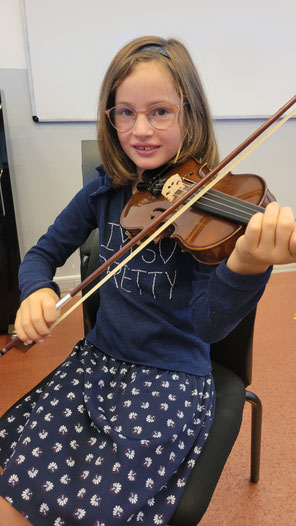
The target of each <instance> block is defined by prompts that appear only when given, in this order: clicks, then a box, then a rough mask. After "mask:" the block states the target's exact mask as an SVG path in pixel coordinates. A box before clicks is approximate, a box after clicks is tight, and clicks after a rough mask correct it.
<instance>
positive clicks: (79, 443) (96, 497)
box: [0, 342, 213, 526]
mask: <svg viewBox="0 0 296 526" xmlns="http://www.w3.org/2000/svg"><path fill="white" fill-rule="evenodd" d="M99 356H100V359H99V358H98V357H99ZM99 360H100V361H101V362H100V361H99ZM98 363H101V367H98ZM64 367H66V368H67V369H66V370H67V372H65V369H64ZM71 371H72V372H71ZM84 375H87V380H86V379H85V376H84ZM207 380H209V382H208V381H204V380H203V379H200V380H198V382H199V383H197V379H196V377H193V376H190V375H187V374H185V373H179V372H178V373H174V372H173V373H172V372H166V371H162V370H158V371H157V370H156V369H153V368H151V367H143V366H132V365H130V364H125V365H124V367H123V366H122V364H120V363H119V362H118V361H116V360H115V359H112V358H109V357H106V356H104V355H103V354H102V353H100V352H99V351H97V350H93V348H92V347H91V345H90V344H87V343H85V342H83V343H82V344H81V346H80V344H79V345H78V346H77V347H76V348H75V349H74V351H73V353H72V355H71V356H70V357H69V358H68V359H67V360H66V362H65V363H64V364H63V365H62V366H60V368H59V370H58V371H57V372H56V375H55V376H54V377H53V378H52V379H51V381H50V382H49V383H48V385H47V386H44V387H42V388H41V389H40V390H39V393H37V391H35V392H33V393H32V394H30V395H29V396H26V397H25V398H26V400H25V398H24V399H22V401H21V402H20V403H19V404H18V405H17V406H15V407H14V410H13V411H12V413H9V412H8V416H7V419H6V421H5V422H4V425H3V427H2V428H0V448H1V443H2V442H3V443H4V442H6V441H7V442H9V434H10V433H11V429H13V430H14V431H13V433H12V434H13V439H12V440H10V442H9V444H10V445H11V449H12V451H14V450H15V455H13V456H12V457H11V460H9V461H8V463H7V466H9V470H8V469H7V471H6V473H7V475H6V477H7V478H6V480H7V490H6V492H7V495H6V497H5V498H6V499H7V500H8V501H9V502H11V503H13V502H14V499H15V498H17V495H19V499H21V502H23V503H25V502H26V503H28V506H29V507H28V509H29V512H28V516H26V518H27V519H28V520H30V519H31V521H30V522H32V523H33V524H39V523H40V526H42V524H43V521H44V523H46V522H45V521H48V518H49V516H50V517H51V516H52V515H49V514H52V513H54V515H53V519H52V521H51V524H53V526H65V525H66V522H65V519H64V516H66V514H68V516H70V518H71V516H72V522H73V523H74V522H75V524H76V523H81V524H83V523H84V521H85V523H90V524H95V526H106V525H107V524H108V523H110V522H111V523H112V521H113V522H115V523H117V521H118V524H120V523H121V522H122V521H123V522H124V523H130V522H131V523H132V524H151V525H152V524H155V525H165V524H167V520H168V518H169V517H170V516H171V514H172V510H173V508H174V506H176V505H177V502H178V500H179V498H180V495H181V493H182V491H183V489H184V486H185V484H186V482H187V477H188V476H189V474H190V472H191V470H192V469H193V468H194V465H195V462H196V460H197V458H198V455H199V454H200V451H201V448H202V445H203V442H204V440H205V439H206V437H207V435H208V430H209V424H210V419H211V414H212V411H211V409H212V405H211V404H212V400H213V397H212V395H213V392H212V382H211V378H208V379H207ZM202 382H203V383H202ZM83 385H84V388H85V391H86V392H87V394H86V392H85V391H84V393H82V392H81V390H82V387H83ZM94 393H95V394H94ZM41 402H42V403H41ZM34 408H35V409H34ZM32 410H34V413H32V414H33V415H34V417H33V418H32V416H31V411H32ZM147 410H148V411H149V412H148V411H147ZM20 414H21V418H20V416H19V415H20ZM42 415H43V416H42ZM164 417H165V418H164ZM201 422H203V424H204V423H206V424H205V427H202V425H201ZM207 422H208V423H207ZM18 431H19V433H18ZM16 437H17V438H16ZM19 437H20V440H18V438H19ZM1 441H2V442H1ZM98 451H99V452H100V455H98V454H96V452H98ZM9 455H11V450H9ZM119 459H120V462H119ZM121 459H122V460H121ZM184 459H185V460H184ZM44 460H45V462H44ZM181 466H182V469H183V468H185V471H182V475H181V474H180V475H178V472H179V471H178V470H179V467H181ZM4 473H5V472H4ZM23 473H25V474H26V477H24V476H23V475H22V474H23ZM180 473H181V472H180ZM184 473H186V476H185V475H184ZM31 483H32V484H31ZM127 485H128V486H127ZM127 487H128V491H127V492H126V491H125V490H126V488H127ZM9 488H10V489H9ZM38 488H39V489H38ZM12 492H13V493H12ZM15 492H17V493H15ZM38 494H39V495H42V499H41V500H40V501H39V504H38V506H36V505H35V499H36V497H38ZM50 496H52V498H49V497H50ZM110 499H111V500H110ZM40 503H41V504H40ZM139 505H141V506H142V505H143V509H144V508H145V513H144V512H143V511H142V510H141V509H139ZM30 509H31V511H30ZM98 510H99V512H100V514H101V513H102V518H98V515H97V513H98ZM135 510H137V511H135ZM31 513H32V516H31ZM70 522H71V519H70Z"/></svg>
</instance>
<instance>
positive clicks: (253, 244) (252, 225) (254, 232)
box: [244, 212, 263, 250]
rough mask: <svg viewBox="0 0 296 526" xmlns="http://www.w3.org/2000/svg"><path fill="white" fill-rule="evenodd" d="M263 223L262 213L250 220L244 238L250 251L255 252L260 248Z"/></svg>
mask: <svg viewBox="0 0 296 526" xmlns="http://www.w3.org/2000/svg"><path fill="white" fill-rule="evenodd" d="M262 223H263V214H262V213H261V212H258V213H257V214H255V215H253V217H252V218H251V219H250V221H249V223H248V225H247V228H246V231H245V236H244V237H245V240H244V242H245V243H246V244H247V246H248V250H255V249H256V248H257V247H258V245H259V243H260V240H261V231H262Z"/></svg>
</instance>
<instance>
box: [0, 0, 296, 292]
mask: <svg viewBox="0 0 296 526" xmlns="http://www.w3.org/2000/svg"><path fill="white" fill-rule="evenodd" d="M0 12H1V19H2V24H1V26H2V27H1V33H0V50H1V54H0V89H1V90H3V91H4V96H5V100H6V109H7V116H8V123H9V133H10V142H11V161H12V184H13V190H14V200H15V209H16V217H17V226H18V233H19V241H20V247H21V255H22V256H23V255H24V253H25V252H26V251H27V250H28V249H29V248H30V247H31V245H32V244H33V243H35V242H36V241H37V239H38V238H39V236H40V235H42V233H43V232H44V231H45V230H46V229H47V227H48V226H49V224H50V223H51V222H52V221H53V220H54V218H55V216H56V215H57V214H58V212H59V211H60V210H61V209H62V208H63V207H64V206H65V205H66V204H67V203H68V201H69V200H70V199H71V197H72V196H73V195H74V193H75V192H76V191H78V190H79V188H80V187H81V184H82V178H81V140H85V139H95V135H96V131H95V124H94V123H85V124H84V123H60V124H56V123H51V124H45V123H43V124H36V123H34V122H33V121H32V110H31V106H30V97H29V89H28V81H27V71H26V63H25V53H24V46H23V40H22V28H21V24H20V12H19V3H18V0H0ZM3 28H4V29H5V31H3ZM291 67H292V65H291ZM255 87H256V86H254V89H255ZM259 124H260V122H259V121H258V120H221V121H217V122H216V123H215V128H216V132H217V139H218V144H219V148H220V152H221V155H222V156H224V155H226V154H227V153H228V152H229V151H231V150H232V149H233V148H234V147H236V146H237V145H238V144H239V143H240V142H241V141H242V140H243V139H244V138H245V137H247V136H248V135H249V134H250V133H251V132H252V131H253V130H255V129H256V128H257V127H258V126H259ZM295 138H296V120H295V119H293V120H291V121H289V122H288V123H286V124H285V125H284V126H283V127H282V128H281V129H280V130H279V131H278V132H277V133H276V134H275V135H274V136H273V137H272V138H271V139H269V140H268V141H267V142H266V143H264V145H263V146H261V147H259V148H258V149H257V150H256V152H254V153H253V154H252V155H251V156H250V157H249V158H248V159H247V160H245V161H244V162H243V163H242V164H241V166H240V167H239V168H238V169H237V170H236V171H237V172H241V173H242V172H250V173H257V174H259V175H262V176H263V177H264V178H265V179H266V180H267V183H268V186H269V188H270V189H271V190H272V191H273V192H274V193H275V194H276V196H277V198H278V201H279V202H280V203H281V204H289V205H290V206H292V207H293V209H294V212H295V213H296V192H295V190H296V182H295V175H296V174H295V165H296V155H295ZM58 276H59V279H60V280H61V281H62V287H63V289H65V290H67V289H68V288H69V287H70V288H72V284H74V283H76V282H77V280H78V279H79V258H78V256H77V254H76V255H74V256H72V258H70V260H69V261H68V262H67V263H66V265H65V266H64V267H63V268H62V269H60V270H59V272H58Z"/></svg>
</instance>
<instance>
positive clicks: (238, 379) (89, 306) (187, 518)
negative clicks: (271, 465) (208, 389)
mask: <svg viewBox="0 0 296 526" xmlns="http://www.w3.org/2000/svg"><path fill="white" fill-rule="evenodd" d="M83 142H84V143H93V144H91V145H88V147H89V146H90V150H91V151H92V155H93V156H95V155H96V159H97V153H96V154H95V153H94V152H95V151H96V150H95V148H96V145H95V141H83ZM88 151H89V148H88ZM84 152H85V150H84ZM82 166H83V167H86V166H87V163H82ZM89 166H91V165H89ZM93 166H94V165H92V174H93V173H94V172H93ZM83 173H84V181H86V180H87V176H86V173H85V171H84V170H83ZM90 178H92V176H90ZM80 254H81V278H82V279H84V278H85V277H87V276H88V275H89V274H90V273H91V272H93V270H95V269H96V268H97V267H98V266H99V259H98V232H97V231H94V232H92V234H91V236H90V237H89V239H88V240H87V241H86V243H85V244H84V245H83V246H82V247H81V249H80ZM93 285H94V282H93V283H92V284H90V285H89V286H88V287H87V288H86V289H85V290H84V292H83V293H86V292H87V290H88V289H89V288H91V287H92V286H93ZM98 306H99V292H96V293H95V294H93V295H92V296H90V297H89V298H88V299H87V300H86V301H85V302H84V303H83V316H84V328H85V333H87V332H88V331H89V330H90V328H91V327H92V326H93V325H94V323H95V317H96V312H97V308H98ZM255 315H256V309H254V310H253V311H252V312H251V313H250V314H249V315H248V316H247V317H246V318H244V319H243V320H242V321H241V322H240V324H239V325H238V326H237V327H236V328H235V329H234V330H233V331H232V332H231V333H230V334H229V335H228V336H227V337H226V338H224V339H223V340H221V341H219V342H217V343H215V344H214V345H212V346H211V359H212V365H213V377H214V381H215V386H216V411H215V417H214V421H213V424H212V427H211V430H210V433H209V437H208V439H207V441H206V444H205V446H204V448H203V450H202V452H201V454H200V457H199V459H198V462H197V463H196V466H195V468H194V469H193V471H192V474H191V476H190V479H189V481H188V483H187V485H186V487H185V490H184V493H183V496H182V499H181V501H180V503H179V505H178V507H177V509H176V511H175V513H174V515H173V517H172V518H171V520H170V522H169V524H170V526H195V525H196V524H197V523H198V522H199V521H200V520H201V518H202V516H203V515H204V513H205V511H206V509H207V507H208V505H209V502H210V500H211V497H212V495H213V492H214V490H215V487H216V484H217V482H218V480H219V477H220V475H221V472H222V470H223V467H224V465H225V463H226V461H227V458H228V456H229V454H230V452H231V449H232V446H233V444H234V442H235V440H236V438H237V435H238V432H239V429H240V425H241V420H242V415H243V410H244V405H245V402H246V401H247V402H250V403H251V404H252V428H251V477H250V480H251V482H257V481H258V479H259V465H260V446H261V425H262V405H261V402H260V400H259V398H258V397H257V396H256V395H255V394H254V393H252V392H250V391H248V390H246V387H247V386H248V385H250V383H251V375H252V344H253V331H254V321H255Z"/></svg>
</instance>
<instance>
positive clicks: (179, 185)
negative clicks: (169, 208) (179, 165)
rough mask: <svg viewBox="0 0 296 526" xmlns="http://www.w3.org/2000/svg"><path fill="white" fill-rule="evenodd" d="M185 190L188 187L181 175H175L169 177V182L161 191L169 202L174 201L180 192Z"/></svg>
mask: <svg viewBox="0 0 296 526" xmlns="http://www.w3.org/2000/svg"><path fill="white" fill-rule="evenodd" d="M185 188H186V186H185V184H184V183H183V181H182V179H181V177H180V175H179V174H175V175H172V176H171V177H169V178H168V180H167V181H166V182H165V183H164V185H163V187H162V190H161V194H162V195H163V196H164V197H165V198H166V199H168V200H169V201H173V200H174V199H175V197H176V194H177V193H178V192H179V191H180V190H184V189H185Z"/></svg>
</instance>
